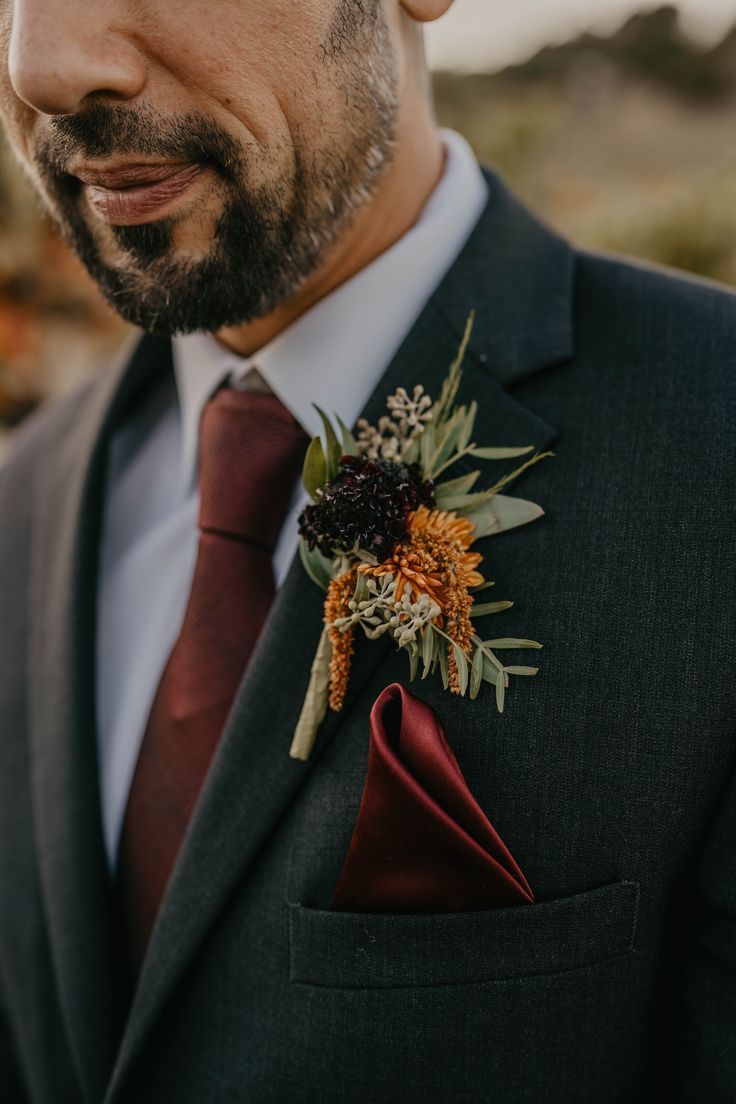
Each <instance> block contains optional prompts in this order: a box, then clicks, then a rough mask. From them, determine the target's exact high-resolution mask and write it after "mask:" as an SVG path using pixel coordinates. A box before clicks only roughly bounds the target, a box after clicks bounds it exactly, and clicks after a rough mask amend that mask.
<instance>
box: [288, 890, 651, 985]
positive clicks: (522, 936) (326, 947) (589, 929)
mask: <svg viewBox="0 0 736 1104" xmlns="http://www.w3.org/2000/svg"><path fill="white" fill-rule="evenodd" d="M639 889H640V886H639V883H638V882H631V881H620V882H613V883H611V884H609V885H604V886H600V887H598V888H596V889H591V890H587V891H585V892H583V893H578V894H575V895H574V896H569V897H562V898H557V899H555V900H550V901H543V902H539V903H536V904H531V905H515V906H512V907H510V908H496V909H489V910H482V911H477V912H461V913H428V914H425V913H423V914H410V915H409V914H383V913H348V912H337V911H325V910H321V909H312V908H306V907H304V906H303V905H301V904H298V903H292V904H290V905H289V942H290V947H289V950H290V972H289V976H290V980H291V981H293V982H300V983H303V984H307V985H318V986H327V987H329V988H334V989H393V988H406V987H421V986H440V985H463V984H474V983H479V982H493V981H497V980H498V981H500V980H504V979H509V978H524V977H529V978H533V977H535V976H540V975H549V974H555V973H560V972H564V971H569V970H575V969H578V968H580V967H584V966H591V965H594V964H595V963H597V962H602V961H605V960H607V959H612V958H617V957H620V956H623V955H627V954H630V953H631V952H633V951H634V949H635V933H636V920H637V911H638V904H639Z"/></svg>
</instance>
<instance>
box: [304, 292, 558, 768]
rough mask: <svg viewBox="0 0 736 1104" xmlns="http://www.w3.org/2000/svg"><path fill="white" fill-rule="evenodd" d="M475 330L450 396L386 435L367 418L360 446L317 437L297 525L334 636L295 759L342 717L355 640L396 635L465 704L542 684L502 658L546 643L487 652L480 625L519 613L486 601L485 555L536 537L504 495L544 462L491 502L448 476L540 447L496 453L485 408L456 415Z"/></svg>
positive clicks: (391, 419)
mask: <svg viewBox="0 0 736 1104" xmlns="http://www.w3.org/2000/svg"><path fill="white" fill-rule="evenodd" d="M473 320H474V314H471V315H470V317H469V319H468V324H467V327H466V330H465V335H464V337H463V340H462V343H461V345H460V349H459V351H458V354H457V357H456V358H455V361H454V362H453V364H452V366H451V368H450V372H449V375H448V377H447V379H446V380H445V382H444V384H443V386H442V390H441V392H440V395H439V397H438V398H437V399H433V398H432V397H431V396H430V395H427V394H426V393H425V391H424V389H423V387H421V386H417V387H415V388H414V391H413V393H412V394H411V395H409V394H408V393H407V391H406V390H404V389H403V388H399V390H398V391H397V392H396V394H394V395H391V396H389V398H388V399H387V404H386V405H387V408H388V413H387V414H386V415H385V416H384V417H382V418H380V419H379V422H378V425H377V426H371V425H368V424H367V423H366V422H365V421H364V420H363V421H360V422H359V423H358V435H357V437H356V436H354V435H353V434H352V433H351V432H350V430H349V429H348V428H347V427H346V426H345V425H344V424H343V423H342V422H341V421H340V419H339V418H336V423H337V428H336V427H335V426H333V424H332V422H331V421H330V419H329V418H328V417H327V416H326V415H325V414H324V412H323V411H321V410H319V409H318V413H319V415H320V417H321V419H322V422H323V425H324V444H323V442H322V439H321V438H320V437H315V438H314V440H313V441H312V443H311V445H310V446H309V449H308V452H307V456H306V459H305V462H304V486H305V488H306V490H307V492H308V494H309V496H310V498H311V503H310V505H308V506H306V507H305V509H304V510H303V511H302V513H301V515H300V517H299V534H300V542H299V550H300V555H301V559H302V563H303V565H304V567H305V569H306V571H307V573H308V575H309V576H310V578H311V579H312V580H313V581H314V583H316V584H317V586H319V587H321V588H322V589H323V590H325V591H326V592H327V594H326V598H325V604H324V627H323V630H322V635H321V638H320V642H319V646H318V648H317V653H316V655H315V658H314V663H313V664H312V670H311V677H310V682H309V687H308V689H307V694H306V698H305V700H304V705H303V708H302V712H301V716H300V718H299V722H298V724H297V727H296V731H295V733H294V738H293V741H292V745H291V750H290V755H291V756H292V757H293V758H295V759H308V758H309V755H310V753H311V750H312V747H313V745H314V741H315V738H316V735H317V732H318V730H319V726H320V725H321V723H322V721H323V720H324V717H325V715H326V713H327V709H328V707H329V708H330V709H332V710H334V711H335V712H339V711H340V709H341V708H342V705H343V701H344V699H345V693H346V690H347V685H348V679H349V676H350V663H351V658H352V655H353V650H354V646H355V636H356V633H357V632H358V631H362V632H363V633H364V634H365V635H366V636H367V637H368V638H369V639H370V640H375V639H377V638H378V637H380V636H384V635H390V636H391V637H392V638H393V640H394V642H395V644H396V646H397V647H398V648H399V649H400V650H402V651H403V652H405V653H406V656H407V660H408V663H409V679H410V681H413V680H414V679H415V678H416V676H417V675H418V674H420V675H421V677H422V678H427V677H429V676H430V675H434V676H436V677H437V676H438V677H439V678H441V680H442V684H443V686H444V688H445V689H446V690H448V691H449V692H450V693H453V694H460V695H465V694H468V695H469V696H470V697H471V698H475V697H477V695H478V693H479V691H480V689H481V686H482V684H483V683H484V682H487V683H490V684H492V685H493V686H494V687H495V693H496V703H497V708H498V710H499V712H502V711H503V706H504V695H505V692H506V689H507V688H508V685H509V676H510V675H535V674H536V673H537V671H538V668H536V667H522V666H510V667H509V666H504V664H503V663H502V662H501V660H500V659H498V657H497V656H496V652H497V651H501V650H503V649H509V648H511V649H516V648H541V647H542V645H541V644H539V643H537V641H535V640H517V639H513V638H510V637H504V638H499V639H496V640H484V639H482V637H481V636H480V634H479V633H478V632H476V630H475V627H474V621H475V620H477V619H478V618H482V617H485V616H487V615H489V614H496V613H500V612H501V611H502V610H505V609H509V608H510V607H511V606H512V605H513V602H509V601H499V602H482V601H478V600H477V597H478V595H479V594H480V593H481V592H482V591H484V590H486V589H487V588H489V587H492V586H493V585H494V584H493V583H492V582H490V581H488V580H486V579H484V577H483V575H481V573H480V571H479V570H478V568H479V567H480V564H481V561H482V558H483V557H482V556H481V555H480V553H479V552H476V551H475V550H474V547H473V546H474V544H475V543H476V542H477V541H479V540H480V539H481V538H483V537H489V536H493V535H495V534H496V533H501V532H504V530H507V529H511V528H514V527H515V526H518V525H524V524H526V523H527V522H530V521H534V520H535V518H538V517H541V516H542V514H543V513H544V511H543V510H542V508H541V507H540V506H537V505H536V504H535V503H533V502H527V501H525V500H523V499H519V498H510V497H509V496H507V495H505V494H502V493H501V492H502V490H503V489H504V488H505V487H507V486H508V484H509V483H511V482H512V480H514V479H516V478H517V477H518V476H519V475H521V473H522V472H523V471H526V469H527V468H529V467H530V466H531V465H532V464H536V463H537V462H538V461H539V460H541V459H543V458H544V457H546V456H551V455H552V453H549V452H545V453H537V454H535V455H534V456H532V457H531V458H530V459H529V460H527V461H525V462H524V463H523V464H522V465H521V466H520V467H517V468H516V469H515V470H514V471H511V472H510V473H507V474H506V475H503V476H502V477H501V478H500V479H497V480H496V481H495V482H494V483H493V485H492V486H490V487H488V488H487V489H486V490H481V491H478V490H476V489H475V488H476V485H477V483H478V480H479V479H480V476H481V472H480V471H471V472H469V473H468V474H467V475H460V476H456V477H455V478H444V477H445V476H446V475H448V473H450V472H451V469H452V468H453V466H454V465H455V464H456V463H457V462H458V461H459V460H462V459H463V458H464V457H471V458H472V459H473V460H480V461H498V460H508V459H511V458H515V457H521V456H524V455H527V454H528V453H530V452H533V451H534V449H533V446H522V447H519V448H491V447H487V446H479V445H477V444H476V443H475V440H474V437H473V432H474V427H475V420H476V416H477V413H478V408H477V404H476V403H475V402H471V403H470V405H469V406H458V405H457V404H456V399H457V394H458V388H459V386H460V381H461V376H462V364H463V361H464V358H465V353H466V351H467V347H468V342H469V340H470V335H471V332H472V327H473Z"/></svg>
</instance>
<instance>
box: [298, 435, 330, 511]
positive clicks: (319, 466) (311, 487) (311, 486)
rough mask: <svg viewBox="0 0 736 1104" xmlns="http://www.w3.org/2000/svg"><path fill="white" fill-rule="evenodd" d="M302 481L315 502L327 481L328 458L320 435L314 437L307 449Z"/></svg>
mask: <svg viewBox="0 0 736 1104" xmlns="http://www.w3.org/2000/svg"><path fill="white" fill-rule="evenodd" d="M302 481H303V483H304V488H305V490H306V492H307V494H308V495H309V497H310V498H311V499H312V501H313V502H314V501H316V499H317V491H318V490H320V488H321V487H324V485H325V483H326V482H327V460H326V458H325V452H324V449H323V448H322V441H321V440H320V439H319V437H314V438H313V439H312V442H311V444H310V446H309V448H308V449H307V455H306V456H305V457H304V470H303V473H302Z"/></svg>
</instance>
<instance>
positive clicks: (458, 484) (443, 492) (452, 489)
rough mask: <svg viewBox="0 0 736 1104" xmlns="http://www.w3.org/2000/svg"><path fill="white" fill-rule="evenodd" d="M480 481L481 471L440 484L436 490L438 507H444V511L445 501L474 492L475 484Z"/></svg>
mask: <svg viewBox="0 0 736 1104" xmlns="http://www.w3.org/2000/svg"><path fill="white" fill-rule="evenodd" d="M479 479H480V471H474V472H470V473H469V474H468V475H459V476H458V477H457V479H448V480H447V482H445V483H440V484H439V485H438V486H437V487H435V489H434V494H435V498H436V499H437V505H438V506H440V505H441V506H442V509H443V510H444V509H445V508H446V507H445V506H444V500H445V499H446V498H452V497H453V496H454V495H464V494H468V493H469V492H470V491H472V489H473V487H474V486H475V484H476V483H477V482H478V480H479Z"/></svg>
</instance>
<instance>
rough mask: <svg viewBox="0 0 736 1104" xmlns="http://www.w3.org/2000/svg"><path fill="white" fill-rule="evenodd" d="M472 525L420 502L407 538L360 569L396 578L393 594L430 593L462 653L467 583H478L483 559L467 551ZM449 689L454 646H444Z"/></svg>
mask: <svg viewBox="0 0 736 1104" xmlns="http://www.w3.org/2000/svg"><path fill="white" fill-rule="evenodd" d="M474 530H475V525H474V524H473V522H471V521H468V519H467V518H462V517H458V516H457V514H455V513H453V512H451V511H446V510H429V509H428V508H427V507H426V506H420V507H419V509H417V510H415V511H414V512H413V513H412V514H410V515H409V539H408V541H404V542H402V543H401V544H399V545H397V547H396V548H395V549H394V552H393V555H392V556H390V557H389V558H388V559H387V560H384V562H383V563H382V564H378V566H376V567H373V566H372V565H371V564H361V565H360V567H359V568H358V571H360V572H362V573H363V574H366V575H373V576H375V577H379V578H380V577H381V576H383V575H391V576H393V578H395V579H396V583H397V586H396V592H395V593H396V597H397V598H401V597H403V596H404V594H405V593H406V591H407V588H408V591H409V593H410V594H411V596H412V598H413V599H414V600H415V601H416V600H418V599H419V598H420V597H421V596H422V594H426V595H428V596H429V597H430V598H431V599H432V600H433V601H434V602H436V603H437V605H438V606H439V607H440V610H441V611H442V622H443V624H444V628H445V632H446V633H447V635H448V636H450V637H451V638H452V639H453V640H454V641H455V643H456V644H458V645H459V647H460V648H461V649H462V651H464V652H465V653H466V654H467V653H469V651H470V646H471V643H472V636H473V628H472V624H471V620H470V610H471V609H472V607H473V598H472V596H471V594H470V593H469V591H470V588H471V587H477V586H480V585H481V583H482V582H483V576H482V575H481V574H480V573H479V572H478V571H477V570H476V568H477V567H478V565H479V564H480V562H481V560H482V558H483V557H482V556H481V555H479V553H477V552H469V551H468V549H469V548H470V545H471V544H472V541H473V532H474ZM447 659H448V671H449V679H450V689H451V690H453V691H454V692H455V693H459V692H460V683H459V676H458V670H457V663H456V661H455V656H454V650H453V648H452V647H451V646H448V654H447Z"/></svg>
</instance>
